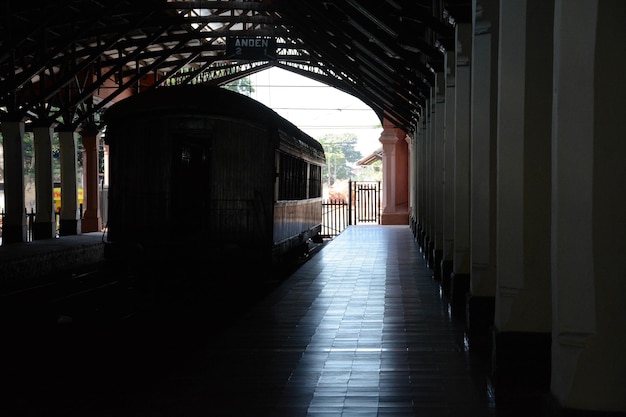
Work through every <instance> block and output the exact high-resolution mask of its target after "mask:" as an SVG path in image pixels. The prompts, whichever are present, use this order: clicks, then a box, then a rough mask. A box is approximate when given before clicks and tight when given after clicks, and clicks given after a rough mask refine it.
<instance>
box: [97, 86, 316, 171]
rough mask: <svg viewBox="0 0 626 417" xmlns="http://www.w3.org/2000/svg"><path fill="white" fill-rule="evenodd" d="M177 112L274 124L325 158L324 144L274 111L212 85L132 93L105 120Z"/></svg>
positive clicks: (285, 137)
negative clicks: (133, 94)
mask: <svg viewBox="0 0 626 417" xmlns="http://www.w3.org/2000/svg"><path fill="white" fill-rule="evenodd" d="M177 113H178V114H182V113H187V114H200V115H207V116H222V117H228V118H234V119H243V120H245V121H248V122H252V123H256V124H259V125H265V126H271V127H274V128H276V129H277V130H279V131H282V132H284V134H283V135H281V139H282V140H283V141H284V140H289V139H292V140H295V139H297V141H299V142H301V144H299V145H298V144H296V143H295V142H292V144H291V148H292V149H293V148H294V147H295V148H302V147H306V148H308V149H309V151H307V152H306V153H310V152H315V153H317V154H319V155H320V158H322V159H323V157H324V150H323V147H322V145H321V143H319V142H318V141H317V140H315V139H314V138H313V137H311V136H309V135H308V134H306V133H305V132H303V131H302V130H300V129H299V128H298V127H297V126H296V125H294V124H293V123H291V122H290V121H289V120H287V119H285V118H283V117H282V116H280V115H279V114H278V113H276V112H275V111H274V110H272V109H270V108H269V107H267V106H265V105H264V104H262V103H260V102H258V101H256V100H254V99H252V98H250V97H247V96H245V95H243V94H240V93H237V92H234V91H230V90H227V89H225V88H221V87H215V86H210V85H202V84H201V85H182V86H172V87H167V88H158V89H155V90H152V91H149V92H145V93H142V94H138V95H136V96H131V97H129V98H127V99H124V100H122V101H120V102H118V103H116V104H115V105H113V106H111V107H110V108H109V109H107V111H106V112H105V113H104V115H103V117H104V120H105V122H107V123H111V122H115V121H116V120H120V119H126V118H130V117H132V118H136V117H138V116H141V115H144V114H149V115H152V116H154V115H160V114H177ZM107 140H110V138H108V139H107Z"/></svg>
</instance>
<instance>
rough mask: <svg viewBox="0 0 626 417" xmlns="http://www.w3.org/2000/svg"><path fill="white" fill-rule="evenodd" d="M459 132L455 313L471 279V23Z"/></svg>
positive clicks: (459, 73)
mask: <svg viewBox="0 0 626 417" xmlns="http://www.w3.org/2000/svg"><path fill="white" fill-rule="evenodd" d="M457 46H458V49H459V50H458V51H457V57H456V99H455V103H456V115H455V120H456V130H455V133H456V136H455V143H454V175H455V180H454V186H455V190H454V259H453V263H452V278H451V280H450V302H451V309H452V314H453V315H456V316H464V315H465V296H466V294H467V292H468V291H469V280H470V127H471V126H470V87H471V66H470V64H471V57H472V25H471V24H469V23H461V24H459V25H458V29H457Z"/></svg>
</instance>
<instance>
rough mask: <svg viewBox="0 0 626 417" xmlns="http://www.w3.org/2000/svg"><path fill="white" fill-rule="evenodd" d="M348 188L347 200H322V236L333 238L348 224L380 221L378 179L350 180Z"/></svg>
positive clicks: (376, 222) (379, 187) (377, 222)
mask: <svg viewBox="0 0 626 417" xmlns="http://www.w3.org/2000/svg"><path fill="white" fill-rule="evenodd" d="M348 189H349V193H348V198H347V200H345V199H331V200H325V201H323V202H322V232H321V234H322V237H323V238H333V237H335V236H337V235H339V233H341V232H342V231H343V230H344V229H345V228H346V227H348V226H349V225H358V224H367V223H369V224H379V223H380V214H381V195H382V194H381V186H380V181H350V182H349V185H348Z"/></svg>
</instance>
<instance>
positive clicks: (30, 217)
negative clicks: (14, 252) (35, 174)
mask: <svg viewBox="0 0 626 417" xmlns="http://www.w3.org/2000/svg"><path fill="white" fill-rule="evenodd" d="M82 212H83V210H82V205H81V207H80V217H81V218H82ZM24 213H25V214H26V241H27V242H32V241H33V227H34V225H35V216H36V215H37V213H35V210H34V209H32V208H31V209H30V212H29V211H28V210H26V209H24ZM5 215H6V213H5V212H4V210H2V211H1V212H0V243H1V242H2V225H3V224H4V216H5ZM60 218H61V214H60V213H59V212H58V211H56V212H55V213H54V222H55V224H56V237H59V220H60Z"/></svg>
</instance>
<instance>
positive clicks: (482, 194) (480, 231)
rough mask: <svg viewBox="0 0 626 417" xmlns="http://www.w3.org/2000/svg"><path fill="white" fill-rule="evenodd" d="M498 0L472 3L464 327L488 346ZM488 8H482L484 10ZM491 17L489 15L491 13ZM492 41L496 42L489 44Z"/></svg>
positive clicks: (493, 284)
mask: <svg viewBox="0 0 626 417" xmlns="http://www.w3.org/2000/svg"><path fill="white" fill-rule="evenodd" d="M497 1H498V0H481V1H476V0H475V1H474V4H473V15H474V37H473V46H472V57H473V58H472V98H471V100H472V105H471V108H472V114H471V118H472V122H471V126H472V127H471V129H472V131H471V144H472V145H471V162H470V164H471V190H472V194H471V248H472V250H471V272H470V274H471V277H472V279H471V281H470V292H469V295H468V298H467V317H466V324H467V330H468V336H469V338H470V342H471V343H472V344H473V345H474V346H483V347H486V346H487V344H488V341H489V338H490V337H491V326H492V325H493V316H494V309H495V295H496V254H495V251H496V248H495V241H496V239H495V230H496V206H495V199H496V196H495V193H496V187H495V183H496V169H495V166H496V164H495V155H496V126H497V124H496V121H497V94H496V92H497V83H496V81H497V77H496V76H495V71H492V69H493V67H494V66H495V63H497V24H496V25H495V29H496V34H495V36H494V34H493V30H492V24H491V20H495V21H496V23H497V18H498V6H497ZM485 9H486V10H485ZM490 13H491V14H490ZM492 37H494V38H495V39H493V40H492Z"/></svg>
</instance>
